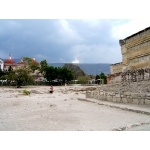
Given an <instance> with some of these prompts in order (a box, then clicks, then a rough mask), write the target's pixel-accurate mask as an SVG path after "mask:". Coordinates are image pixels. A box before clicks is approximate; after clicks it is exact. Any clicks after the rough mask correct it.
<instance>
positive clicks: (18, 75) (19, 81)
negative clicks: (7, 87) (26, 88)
mask: <svg viewBox="0 0 150 150" xmlns="http://www.w3.org/2000/svg"><path fill="white" fill-rule="evenodd" d="M29 74H30V72H29V71H28V70H27V69H17V70H14V71H11V72H10V73H9V74H8V75H7V80H8V81H9V83H11V82H15V83H16V86H17V87H18V88H19V87H21V86H22V85H27V84H31V83H33V82H34V80H33V77H32V76H31V75H29Z"/></svg>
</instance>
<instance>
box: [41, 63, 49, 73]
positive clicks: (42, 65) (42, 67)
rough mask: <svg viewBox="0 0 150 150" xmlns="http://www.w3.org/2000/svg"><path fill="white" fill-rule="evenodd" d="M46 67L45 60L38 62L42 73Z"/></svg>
mask: <svg viewBox="0 0 150 150" xmlns="http://www.w3.org/2000/svg"><path fill="white" fill-rule="evenodd" d="M47 67H48V64H47V61H46V60H42V61H41V62H40V72H41V73H44V72H45V69H46V68H47Z"/></svg>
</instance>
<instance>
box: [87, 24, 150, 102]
mask: <svg viewBox="0 0 150 150" xmlns="http://www.w3.org/2000/svg"><path fill="white" fill-rule="evenodd" d="M119 44H120V46H121V53H122V62H119V63H116V64H112V65H111V66H110V72H111V74H110V75H108V77H107V81H108V84H107V85H102V86H99V87H98V89H97V90H95V91H88V92H87V93H86V97H87V98H95V99H101V100H106V101H112V102H119V103H120V102H121V103H135V104H150V27H148V28H146V29H144V30H142V31H139V32H137V33H135V34H133V35H131V36H129V37H127V38H125V39H123V40H119Z"/></svg>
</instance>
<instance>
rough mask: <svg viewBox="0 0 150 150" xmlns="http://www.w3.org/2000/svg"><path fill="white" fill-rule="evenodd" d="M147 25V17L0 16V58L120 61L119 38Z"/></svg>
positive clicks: (89, 61)
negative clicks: (27, 17) (46, 17)
mask: <svg viewBox="0 0 150 150" xmlns="http://www.w3.org/2000/svg"><path fill="white" fill-rule="evenodd" d="M149 25H150V20H142V21H141V20H126V19H115V20H114V19H110V20H108V19H85V20H84V19H37V20H35V19H17V20H14V19H5V20H3V19H0V58H7V57H8V56H9V54H11V56H12V58H21V57H25V56H27V57H35V58H36V59H37V60H39V61H41V60H44V59H46V60H47V62H49V63H51V62H65V63H66V62H69V63H70V62H80V63H117V62H120V61H121V60H122V56H121V51H120V46H119V39H124V38H126V37H127V36H130V35H132V34H134V33H136V32H138V31H139V30H142V29H144V28H147V27H149Z"/></svg>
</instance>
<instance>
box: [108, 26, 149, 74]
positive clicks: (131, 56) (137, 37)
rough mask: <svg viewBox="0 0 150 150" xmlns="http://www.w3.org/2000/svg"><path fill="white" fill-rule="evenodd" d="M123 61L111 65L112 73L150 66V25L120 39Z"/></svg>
mask: <svg viewBox="0 0 150 150" xmlns="http://www.w3.org/2000/svg"><path fill="white" fill-rule="evenodd" d="M119 43H120V46H121V52H122V62H121V63H117V64H112V65H111V66H110V70H111V74H114V73H119V72H124V71H128V70H133V69H146V68H150V27H148V28H146V29H144V30H142V31H140V32H138V33H135V34H133V35H131V36H129V37H127V38H125V39H123V40H120V41H119Z"/></svg>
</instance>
